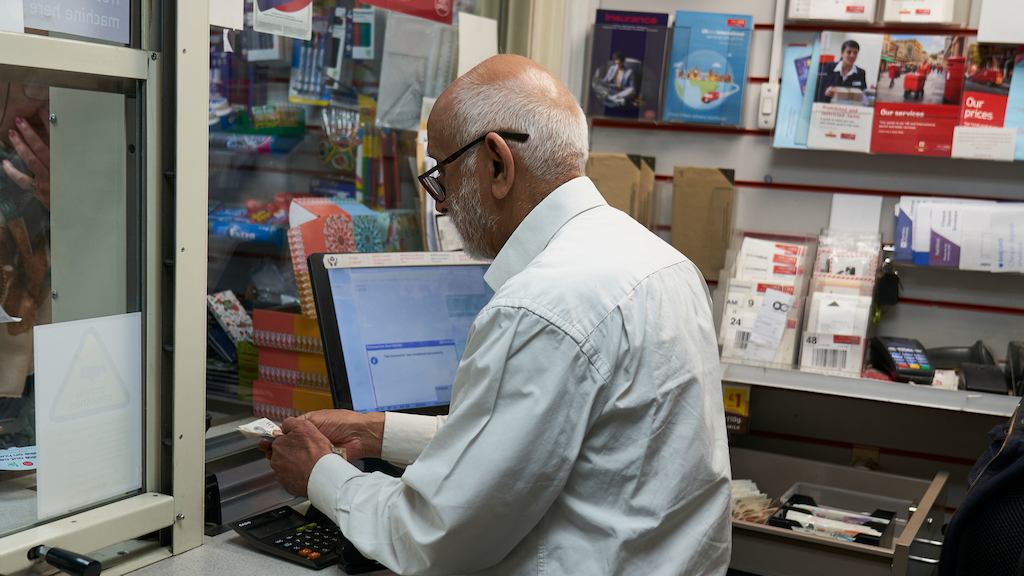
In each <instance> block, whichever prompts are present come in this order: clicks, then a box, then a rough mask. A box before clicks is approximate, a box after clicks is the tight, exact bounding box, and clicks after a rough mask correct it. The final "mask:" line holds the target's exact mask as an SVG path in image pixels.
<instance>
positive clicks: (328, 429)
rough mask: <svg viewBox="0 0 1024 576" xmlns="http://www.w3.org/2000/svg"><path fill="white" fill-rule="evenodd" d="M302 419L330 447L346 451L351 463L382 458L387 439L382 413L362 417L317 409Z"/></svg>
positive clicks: (352, 413) (357, 414)
mask: <svg viewBox="0 0 1024 576" xmlns="http://www.w3.org/2000/svg"><path fill="white" fill-rule="evenodd" d="M299 418H300V419H302V420H306V421H308V422H310V423H312V424H313V425H314V426H316V428H317V430H319V431H320V432H321V433H322V434H323V435H324V436H326V437H327V438H328V439H329V440H330V441H331V444H333V445H334V446H337V447H339V448H344V449H345V454H346V456H347V457H348V459H349V460H353V461H354V460H361V459H363V458H380V451H381V443H382V442H383V438H384V413H383V412H370V413H367V414H359V413H358V412H352V411H351V410H317V411H315V412H308V413H306V414H303V415H302V416H299ZM275 442H276V441H275ZM275 448H276V447H275Z"/></svg>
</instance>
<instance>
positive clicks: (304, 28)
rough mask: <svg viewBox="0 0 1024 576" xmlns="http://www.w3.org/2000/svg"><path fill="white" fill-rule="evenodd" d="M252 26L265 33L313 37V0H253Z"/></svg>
mask: <svg viewBox="0 0 1024 576" xmlns="http://www.w3.org/2000/svg"><path fill="white" fill-rule="evenodd" d="M252 27H253V29H254V30H256V31H257V32H263V33H265V34H277V35H278V36H287V37H289V38H295V39H297V40H310V39H311V38H312V37H313V0H254V1H253V6H252Z"/></svg>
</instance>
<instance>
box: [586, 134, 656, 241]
mask: <svg viewBox="0 0 1024 576" xmlns="http://www.w3.org/2000/svg"><path fill="white" fill-rule="evenodd" d="M587 176H588V177H590V179H591V180H593V181H594V185H596V186H597V189H598V190H600V191H601V194H602V195H603V196H604V199H605V200H607V201H608V204H609V205H611V206H612V207H613V208H618V209H619V210H622V211H623V212H625V213H626V214H629V215H630V216H632V217H633V219H635V220H636V221H637V222H639V223H641V224H643V225H644V226H645V227H647V228H650V227H651V220H652V207H653V196H654V158H651V157H649V156H637V155H634V154H619V153H608V152H594V153H592V154H591V155H590V157H589V158H588V159H587Z"/></svg>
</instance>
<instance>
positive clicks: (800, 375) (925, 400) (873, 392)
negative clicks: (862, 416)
mask: <svg viewBox="0 0 1024 576" xmlns="http://www.w3.org/2000/svg"><path fill="white" fill-rule="evenodd" d="M723 368H724V371H723V375H722V381H723V382H731V383H734V384H749V385H751V386H763V387H766V388H777V389H781V390H793V391H797V392H808V393H811V394H827V395H830V396H842V397H844V398H856V399H859V400H870V401H873V402H889V403H893V404H904V405H907V406H918V407H921V408H932V409H935V410H950V411H953V412H966V413H969V414H984V415H987V416H1001V417H1009V416H1010V415H1012V414H1013V410H1014V409H1015V408H1016V407H1017V404H1018V403H1019V402H1020V398H1018V397H1016V396H1002V395H998V394H986V393H984V392H968V391H966V390H941V389H938V388H932V387H931V386H918V385H914V384H904V383H901V382H883V381H881V380H872V379H870V378H843V377H841V376H826V375H822V374H813V373H810V372H800V371H798V370H781V369H777V368H762V367H758V366H742V365H739V364H726V363H723Z"/></svg>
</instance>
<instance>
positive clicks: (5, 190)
mask: <svg viewBox="0 0 1024 576" xmlns="http://www.w3.org/2000/svg"><path fill="white" fill-rule="evenodd" d="M26 4H27V3H26ZM137 87H138V85H137V84H136V83H135V82H121V81H111V80H102V81H93V80H88V79H83V78H82V77H75V78H71V77H70V76H68V77H67V78H64V79H61V78H60V75H59V74H55V73H47V72H44V71H39V70H32V69H27V68H23V67H9V66H0V164H2V166H0V536H2V535H5V534H9V533H12V532H15V531H18V530H20V529H23V528H25V527H28V526H31V525H34V524H36V523H39V522H42V521H46V520H52V519H54V518H58V517H61V516H65V515H68V514H70V513H73V512H76V511H79V510H83V509H85V508H90V507H93V506H96V505H98V504H101V503H103V502H107V501H110V500H112V499H118V498H121V497H124V496H126V495H131V494H135V493H137V492H138V491H139V490H140V489H141V488H142V476H143V446H142V444H143V437H144V434H143V432H144V430H143V423H142V422H143V411H142V405H143V365H144V361H143V359H144V353H143V350H144V348H143V337H142V334H143V320H142V311H143V310H142V301H143V298H142V295H143V279H142V273H141V270H142V269H143V268H142V262H141V255H142V254H143V250H142V243H143V235H142V234H141V233H140V230H141V226H142V224H143V219H142V214H143V206H142V200H141V198H142V196H141V194H140V186H139V181H138V178H139V174H140V172H141V170H140V164H139V158H138V157H139V156H140V154H138V152H137V150H138V146H139V135H140V118H139V111H140V107H139V105H138V94H137V93H136V91H137Z"/></svg>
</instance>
